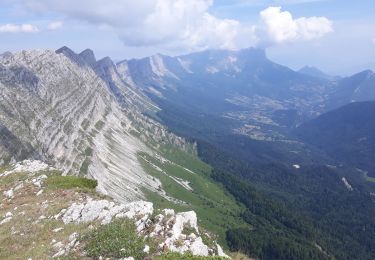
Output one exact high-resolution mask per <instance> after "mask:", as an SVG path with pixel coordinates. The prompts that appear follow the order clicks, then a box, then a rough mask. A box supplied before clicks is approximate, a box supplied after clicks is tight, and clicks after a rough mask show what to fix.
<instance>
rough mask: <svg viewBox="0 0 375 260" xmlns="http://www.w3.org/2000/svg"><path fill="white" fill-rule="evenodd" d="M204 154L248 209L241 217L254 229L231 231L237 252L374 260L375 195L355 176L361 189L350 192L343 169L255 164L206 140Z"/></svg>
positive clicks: (229, 237) (277, 256)
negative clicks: (297, 167)
mask: <svg viewBox="0 0 375 260" xmlns="http://www.w3.org/2000/svg"><path fill="white" fill-rule="evenodd" d="M199 154H200V156H201V158H202V159H204V160H205V161H206V162H208V163H210V164H211V165H213V166H214V170H213V175H212V177H213V178H214V179H215V180H216V181H218V182H220V183H222V184H223V186H224V187H225V188H226V189H227V190H228V191H229V192H230V193H231V194H232V195H233V196H234V197H235V198H236V200H237V201H238V202H239V203H242V204H244V205H245V206H246V208H247V210H246V211H245V212H243V213H242V218H243V219H244V220H245V221H246V222H248V223H249V224H251V226H252V227H253V229H251V230H249V229H241V228H235V229H233V230H228V231H227V241H228V244H229V245H230V247H231V249H232V250H240V251H243V252H246V253H247V254H249V255H250V256H253V257H260V258H262V259H325V258H327V259H329V258H337V259H374V257H375V248H374V246H373V245H374V243H373V240H372V239H371V238H372V237H374V236H375V220H374V218H373V217H372V216H374V214H375V204H374V199H373V198H371V196H370V195H369V194H368V193H366V192H365V187H361V186H360V182H359V180H356V178H355V176H353V178H351V180H353V182H352V183H355V184H356V187H358V188H357V189H356V190H354V191H352V192H349V191H348V190H347V189H346V188H345V186H344V185H342V183H341V182H340V175H339V173H338V172H336V171H334V170H332V169H330V168H328V167H325V166H310V167H307V169H301V171H298V172H297V171H296V170H292V169H290V170H289V171H288V169H286V168H283V167H282V166H278V165H275V164H271V165H268V166H267V165H260V166H259V167H256V166H255V165H248V164H246V163H244V162H241V161H240V160H236V159H234V158H233V157H231V156H229V155H228V154H226V153H224V152H222V151H219V150H217V149H216V148H214V147H213V146H212V145H208V144H205V143H200V145H199ZM237 173H239V174H240V176H238V175H236V174H237ZM287 174H289V178H283V176H285V177H286V175H287ZM277 177H278V178H277ZM267 180H269V181H267ZM357 181H358V182H357ZM357 183H358V186H357ZM323 184H324V185H323Z"/></svg>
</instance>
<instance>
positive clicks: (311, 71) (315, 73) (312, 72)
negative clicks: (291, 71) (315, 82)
mask: <svg viewBox="0 0 375 260" xmlns="http://www.w3.org/2000/svg"><path fill="white" fill-rule="evenodd" d="M298 72H299V73H302V74H305V75H308V76H312V77H316V78H322V79H328V80H331V79H333V78H334V77H332V76H330V75H328V74H326V73H324V72H323V71H321V70H320V69H318V68H317V67H314V66H304V67H302V68H301V69H299V70H298Z"/></svg>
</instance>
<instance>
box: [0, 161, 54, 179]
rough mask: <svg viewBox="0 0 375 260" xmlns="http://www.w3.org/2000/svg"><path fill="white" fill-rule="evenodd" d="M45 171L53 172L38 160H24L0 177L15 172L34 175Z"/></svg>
mask: <svg viewBox="0 0 375 260" xmlns="http://www.w3.org/2000/svg"><path fill="white" fill-rule="evenodd" d="M46 170H53V167H50V166H49V165H48V164H46V163H44V162H42V161H38V160H24V161H22V162H17V163H16V164H15V165H13V167H12V169H11V170H8V171H5V172H3V173H2V174H0V177H2V176H7V175H9V174H12V173H17V172H29V173H35V172H40V171H46Z"/></svg>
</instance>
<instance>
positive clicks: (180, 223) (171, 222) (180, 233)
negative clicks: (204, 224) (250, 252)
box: [55, 197, 227, 257]
mask: <svg viewBox="0 0 375 260" xmlns="http://www.w3.org/2000/svg"><path fill="white" fill-rule="evenodd" d="M115 218H129V219H133V220H134V221H135V224H136V227H137V232H138V234H139V235H140V236H145V237H151V238H155V239H156V240H157V241H162V242H161V243H159V245H158V250H159V251H160V252H165V251H173V252H178V253H182V254H183V253H187V252H191V253H192V254H193V255H196V256H209V255H218V256H223V257H227V255H226V254H225V253H224V252H223V250H222V249H221V247H220V246H219V245H218V244H216V243H215V242H214V241H212V244H213V245H215V246H211V247H210V246H208V245H206V244H205V243H204V242H203V239H202V236H201V232H200V230H199V228H198V224H197V215H196V213H195V212H194V211H188V212H181V213H175V211H174V210H173V209H164V210H162V211H160V212H159V213H158V214H157V215H156V216H155V214H154V208H153V204H152V203H151V202H146V201H137V202H132V203H128V204H117V203H115V202H112V201H108V200H93V199H92V198H89V197H88V198H87V200H86V201H85V202H82V203H73V204H72V205H71V206H70V207H69V208H67V209H63V210H61V212H60V213H59V214H57V215H56V216H55V219H61V220H62V221H63V222H64V223H65V224H69V223H76V224H78V223H85V222H91V221H99V222H100V223H101V224H102V225H105V224H108V223H110V222H111V221H112V220H113V219H115ZM205 236H207V237H208V238H209V236H208V235H207V234H205ZM211 240H212V239H211Z"/></svg>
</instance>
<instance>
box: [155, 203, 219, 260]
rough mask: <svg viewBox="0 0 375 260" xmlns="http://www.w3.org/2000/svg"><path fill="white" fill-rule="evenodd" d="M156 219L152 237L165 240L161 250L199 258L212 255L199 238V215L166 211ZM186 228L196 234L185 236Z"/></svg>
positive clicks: (189, 212)
mask: <svg viewBox="0 0 375 260" xmlns="http://www.w3.org/2000/svg"><path fill="white" fill-rule="evenodd" d="M155 219H156V223H154V226H153V231H152V232H151V233H150V236H151V237H163V238H164V242H162V243H161V244H159V247H160V248H163V249H168V250H171V251H174V252H179V253H182V254H183V253H186V252H191V253H192V254H193V255H199V256H208V255H209V254H210V248H208V246H207V245H205V244H204V243H203V241H202V238H201V237H200V236H199V230H198V225H197V215H196V213H195V212H194V211H188V212H182V213H177V214H175V212H174V210H172V209H165V210H163V211H162V213H161V214H159V215H157V216H156V217H155ZM185 228H188V230H194V232H195V233H196V234H195V233H191V234H183V232H184V229H185ZM211 251H212V250H211Z"/></svg>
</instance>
